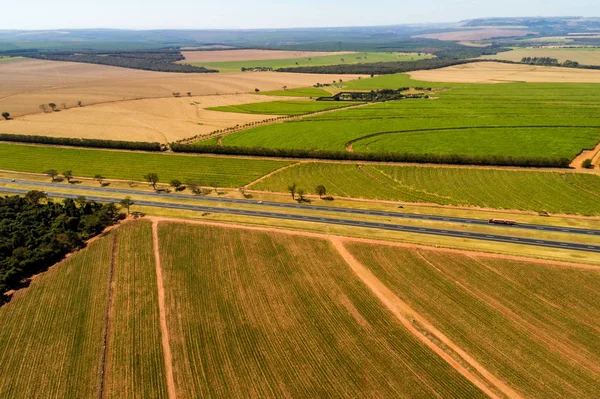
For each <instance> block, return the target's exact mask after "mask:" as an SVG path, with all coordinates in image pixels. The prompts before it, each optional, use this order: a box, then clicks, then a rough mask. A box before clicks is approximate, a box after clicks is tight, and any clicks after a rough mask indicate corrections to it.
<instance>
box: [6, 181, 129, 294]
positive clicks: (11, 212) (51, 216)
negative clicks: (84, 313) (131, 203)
mask: <svg viewBox="0 0 600 399" xmlns="http://www.w3.org/2000/svg"><path fill="white" fill-rule="evenodd" d="M123 217H124V215H123V214H121V213H119V212H118V210H117V207H116V206H115V205H114V204H105V205H103V204H100V203H97V202H95V201H88V200H86V199H85V198H84V197H79V198H77V199H65V200H64V201H63V202H62V203H59V202H54V201H52V200H51V199H48V198H47V197H46V195H45V194H44V193H43V192H41V191H30V192H29V193H27V194H26V195H25V196H23V197H22V196H6V197H3V198H0V300H1V299H2V298H3V297H4V295H3V294H4V293H6V291H8V290H11V289H15V288H18V287H19V286H20V284H21V282H22V281H23V280H24V279H26V278H28V277H31V276H32V275H34V274H36V273H39V272H41V271H44V270H46V269H47V268H48V267H50V266H51V265H52V264H54V263H56V262H58V261H60V260H61V259H63V258H64V257H65V255H66V254H68V253H69V252H72V251H73V250H75V249H77V248H82V247H83V246H84V242H85V241H86V240H88V239H90V238H91V237H94V236H96V235H98V234H100V233H101V232H102V231H103V230H104V229H105V228H106V227H108V226H111V225H113V224H115V223H116V222H117V221H118V220H120V219H122V218H123Z"/></svg>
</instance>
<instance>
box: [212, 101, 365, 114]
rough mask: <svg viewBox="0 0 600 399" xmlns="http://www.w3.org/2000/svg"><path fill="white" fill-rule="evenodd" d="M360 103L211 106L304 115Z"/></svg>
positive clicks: (219, 109) (245, 111)
mask: <svg viewBox="0 0 600 399" xmlns="http://www.w3.org/2000/svg"><path fill="white" fill-rule="evenodd" d="M357 104H360V103H356V102H339V101H336V102H325V101H324V102H318V101H272V102H263V103H251V104H240V105H230V106H224V107H211V108H208V109H209V110H211V111H221V112H233V113H245V114H266V115H304V114H308V113H311V112H319V111H328V110H332V109H337V108H344V107H349V106H352V105H357Z"/></svg>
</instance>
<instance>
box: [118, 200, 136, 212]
mask: <svg viewBox="0 0 600 399" xmlns="http://www.w3.org/2000/svg"><path fill="white" fill-rule="evenodd" d="M120 204H121V207H122V208H125V209H127V214H128V215H129V208H130V207H131V205H133V201H132V200H131V197H125V198H123V199H122V200H121V202H120Z"/></svg>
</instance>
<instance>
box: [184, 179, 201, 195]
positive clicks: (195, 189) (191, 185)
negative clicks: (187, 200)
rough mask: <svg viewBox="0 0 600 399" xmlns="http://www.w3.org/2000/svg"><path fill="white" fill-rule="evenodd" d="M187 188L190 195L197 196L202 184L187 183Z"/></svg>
mask: <svg viewBox="0 0 600 399" xmlns="http://www.w3.org/2000/svg"><path fill="white" fill-rule="evenodd" d="M187 186H188V188H189V189H190V191H191V192H192V194H195V195H199V194H201V193H202V187H201V186H202V184H201V183H200V182H189V183H188V184H187Z"/></svg>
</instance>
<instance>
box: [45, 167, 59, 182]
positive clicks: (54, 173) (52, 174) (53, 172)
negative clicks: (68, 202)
mask: <svg viewBox="0 0 600 399" xmlns="http://www.w3.org/2000/svg"><path fill="white" fill-rule="evenodd" d="M45 173H46V174H47V175H48V176H49V177H50V178H51V179H52V181H54V179H56V176H58V172H57V171H56V170H54V169H50V170H47V171H46V172H45Z"/></svg>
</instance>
